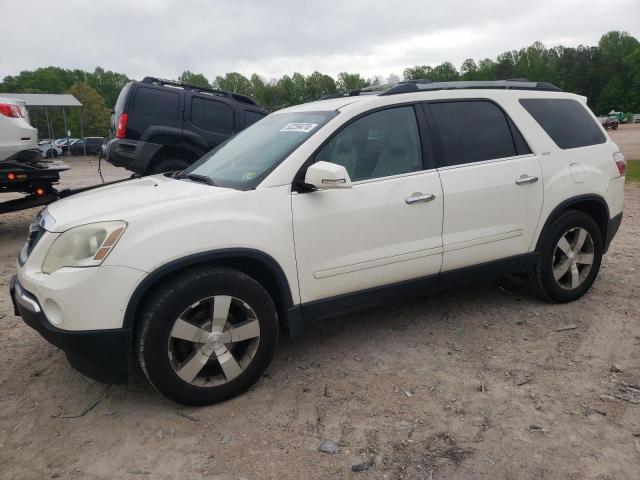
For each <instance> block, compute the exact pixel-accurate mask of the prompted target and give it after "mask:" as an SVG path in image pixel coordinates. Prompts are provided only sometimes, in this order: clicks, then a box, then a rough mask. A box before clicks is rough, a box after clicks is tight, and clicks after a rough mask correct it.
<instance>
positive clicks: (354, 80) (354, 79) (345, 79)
mask: <svg viewBox="0 0 640 480" xmlns="http://www.w3.org/2000/svg"><path fill="white" fill-rule="evenodd" d="M368 85H369V82H368V81H367V80H365V79H364V78H362V77H361V76H360V74H359V73H347V72H341V73H339V74H338V80H337V81H336V88H337V89H338V91H339V92H342V93H348V92H350V91H352V90H358V89H360V88H364V87H366V86H368Z"/></svg>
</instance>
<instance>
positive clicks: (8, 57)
mask: <svg viewBox="0 0 640 480" xmlns="http://www.w3.org/2000/svg"><path fill="white" fill-rule="evenodd" d="M0 18H2V19H3V22H2V33H1V34H0V79H1V78H4V77H5V76H6V75H13V74H17V73H19V72H20V71H21V70H32V69H35V68H37V67H45V66H49V65H54V66H60V67H65V68H80V69H85V70H93V69H94V68H95V67H96V66H97V65H100V66H102V67H104V68H105V69H107V70H114V71H117V72H122V73H125V74H127V75H128V76H129V77H131V78H141V77H143V76H145V75H153V76H159V77H163V78H176V77H178V75H180V73H182V71H184V70H191V71H193V72H197V73H204V74H205V75H206V76H207V77H208V78H209V79H211V80H213V78H215V76H216V75H219V74H224V73H226V72H231V71H238V72H241V73H243V74H245V75H249V74H251V73H254V72H257V73H259V74H261V75H262V76H264V77H266V78H267V79H270V78H273V77H280V76H281V75H283V74H285V73H286V74H291V73H293V72H296V71H298V72H301V73H305V74H309V73H311V72H313V71H314V70H319V71H321V72H323V73H328V74H330V75H333V76H335V75H336V74H338V73H339V72H342V71H349V72H359V73H361V74H363V75H364V76H365V77H371V76H374V75H382V76H387V75H389V74H390V73H396V74H402V71H403V69H404V68H405V67H407V66H412V65H437V64H439V63H441V62H443V61H446V60H449V61H451V62H453V64H454V65H455V66H456V67H457V68H459V67H460V64H461V63H462V61H463V60H464V59H465V58H468V57H472V58H474V59H476V60H478V59H479V58H486V57H489V58H495V56H496V55H497V54H499V53H501V52H504V51H507V50H511V49H517V48H520V47H524V46H527V45H529V44H531V43H532V42H534V41H536V40H540V41H542V42H543V43H544V44H545V45H546V46H553V45H557V44H562V45H565V46H577V45H579V44H588V45H594V44H596V43H597V41H598V39H599V38H600V36H601V35H602V34H603V33H605V32H607V31H609V30H626V31H628V32H629V33H630V34H632V35H633V36H635V37H636V38H640V0H562V1H559V0H535V1H531V0H526V1H522V0H472V1H468V0H465V1H463V0H448V1H443V0H439V1H431V0H421V1H403V0H395V1H388V0H387V1H384V2H382V1H376V0H369V1H357V0H350V1H344V2H341V1H331V0H323V1H320V2H314V1H304V0H302V1H300V0H298V1H295V0H289V1H280V0H268V1H267V0H264V1H263V0H235V1H213V0H182V1H180V0H109V1H102V0H41V1H35V0H0Z"/></svg>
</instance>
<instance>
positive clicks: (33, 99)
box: [0, 93, 82, 107]
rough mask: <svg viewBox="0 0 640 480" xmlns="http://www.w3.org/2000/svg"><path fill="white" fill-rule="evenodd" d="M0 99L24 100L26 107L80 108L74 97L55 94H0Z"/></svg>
mask: <svg viewBox="0 0 640 480" xmlns="http://www.w3.org/2000/svg"><path fill="white" fill-rule="evenodd" d="M0 97H4V98H17V99H18V100H24V101H25V103H26V104H27V107H82V104H81V103H80V102H79V101H78V99H77V98H76V97H74V96H73V95H69V94H55V93H0Z"/></svg>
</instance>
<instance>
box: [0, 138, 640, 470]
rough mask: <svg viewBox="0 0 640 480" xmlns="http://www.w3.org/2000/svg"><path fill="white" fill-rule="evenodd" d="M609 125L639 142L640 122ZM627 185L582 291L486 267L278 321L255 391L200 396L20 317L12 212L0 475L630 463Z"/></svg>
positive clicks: (82, 169) (634, 463)
mask: <svg viewBox="0 0 640 480" xmlns="http://www.w3.org/2000/svg"><path fill="white" fill-rule="evenodd" d="M612 137H614V140H618V139H621V141H620V145H621V147H622V148H623V151H624V153H625V155H626V156H627V158H638V159H640V154H639V153H638V150H639V149H640V129H638V128H637V127H635V126H631V127H630V128H625V127H623V128H621V129H619V130H618V131H617V132H613V133H612ZM633 149H635V152H636V153H633V151H632V150H633ZM70 163H72V165H73V170H72V173H71V172H70V173H68V174H67V175H65V178H64V182H65V183H67V184H72V185H74V186H78V185H80V184H90V183H93V182H96V181H97V180H98V177H97V174H96V161H95V159H90V160H89V161H88V162H87V161H85V160H84V159H74V160H73V161H72V162H70ZM105 171H106V177H107V179H113V178H118V177H122V176H126V172H123V171H119V170H117V169H115V168H113V167H109V166H106V167H105ZM625 202H626V203H625V218H624V221H623V223H622V227H621V230H620V233H619V234H618V236H617V237H616V239H615V240H614V242H613V244H612V246H611V249H610V251H609V253H608V254H607V255H606V257H605V258H604V260H603V266H602V270H601V272H600V275H599V278H598V280H597V281H596V283H595V285H594V287H593V288H592V290H591V291H590V292H589V293H588V294H587V295H586V296H585V297H584V298H583V299H581V300H580V301H577V302H574V303H571V304H565V305H551V304H548V303H545V302H543V301H541V300H539V299H538V298H536V297H534V296H532V295H530V294H529V293H528V291H527V290H526V289H525V288H524V287H523V286H522V285H520V284H518V283H516V282H515V281H502V282H485V283H482V284H477V285H473V286H471V287H466V288H460V289H455V290H451V291H447V292H444V293H441V294H438V295H431V296H425V297H423V298H416V299H413V300H409V301H405V302H402V303H397V304H391V305H388V306H386V307H383V308H377V309H374V310H368V311H363V312H360V313H357V314H352V315H348V316H342V317H336V318H333V319H330V320H328V321H325V322H320V323H317V324H315V325H313V326H312V327H311V328H309V329H308V330H306V331H305V332H304V333H303V334H302V335H300V336H298V337H296V338H293V339H287V338H283V339H281V342H280V345H279V348H278V351H277V353H276V357H275V359H274V361H273V364H272V365H271V366H270V368H269V369H268V371H267V373H266V374H265V376H264V378H263V379H262V380H261V381H260V382H259V383H258V384H256V385H255V386H254V387H253V388H252V389H251V390H250V391H249V392H247V393H246V394H244V395H242V396H240V397H239V398H236V399H233V400H231V401H228V402H225V403H223V404H219V405H214V406H211V407H206V408H199V409H195V408H185V407H182V406H180V405H177V404H175V403H172V402H170V401H168V400H166V399H164V398H163V397H161V396H160V395H159V394H158V393H156V392H155V391H154V390H153V389H152V388H151V387H150V386H149V385H148V384H147V383H146V381H145V379H144V377H143V375H142V374H141V373H140V371H139V370H135V371H134V373H133V375H132V381H131V383H130V384H129V385H124V386H111V387H109V386H105V385H102V384H99V383H96V382H93V381H91V380H89V379H87V378H85V377H83V376H82V375H80V374H79V373H76V372H75V371H74V370H73V369H72V368H71V367H70V366H69V365H68V364H67V362H66V361H65V358H64V355H63V354H62V353H61V352H60V351H58V350H57V349H56V348H54V347H52V346H51V345H49V344H48V343H47V342H45V341H44V340H43V339H42V338H41V337H40V336H39V335H38V334H37V333H36V332H35V331H33V330H31V329H30V328H28V327H26V326H25V325H24V324H23V323H22V321H21V320H20V319H19V318H16V317H14V315H13V311H12V308H11V302H10V299H9V294H8V282H9V276H10V274H11V273H13V272H14V270H15V267H14V264H15V257H16V255H17V253H18V251H19V249H20V247H21V245H22V243H23V242H24V239H25V235H26V231H27V227H28V224H29V222H30V221H31V220H32V218H33V216H34V214H35V213H36V210H31V211H27V212H21V213H17V214H10V215H4V216H2V217H0V319H1V320H0V478H2V479H20V480H22V479H44V478H62V479H172V478H181V479H225V480H226V479H229V480H239V479H245V480H255V479H264V478H271V479H299V478H305V479H308V480H310V479H329V478H330V479H333V478H336V479H338V478H339V479H343V478H362V479H383V478H388V479H427V480H428V479H434V480H437V479H481V478H486V479H491V480H494V479H572V480H582V479H600V480H613V479H637V478H639V476H640V473H639V472H640V326H639V323H638V322H639V318H640V301H639V300H638V298H639V297H640V276H639V275H638V272H639V271H640V257H639V256H638V253H637V252H638V247H639V246H640V242H639V241H638V238H639V235H640V184H638V183H636V184H629V185H627V188H626V199H625ZM614 364H615V365H614ZM96 402H97V403H96ZM91 407H93V408H91ZM87 410H88V411H87ZM73 417H77V418H73ZM323 442H333V443H334V444H335V447H336V450H337V451H335V452H334V453H325V452H322V451H319V446H320V445H321V444H322V443H323ZM359 464H363V465H362V466H361V467H359V468H361V469H362V471H359V472H355V471H353V466H354V465H359Z"/></svg>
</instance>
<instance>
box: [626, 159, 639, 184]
mask: <svg viewBox="0 0 640 480" xmlns="http://www.w3.org/2000/svg"><path fill="white" fill-rule="evenodd" d="M627 181H629V182H640V160H629V161H628V162H627Z"/></svg>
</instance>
